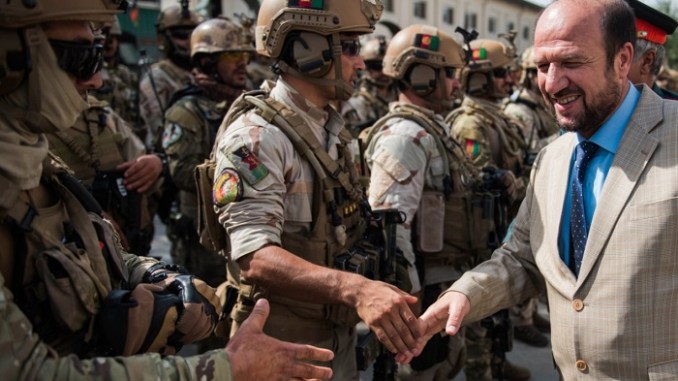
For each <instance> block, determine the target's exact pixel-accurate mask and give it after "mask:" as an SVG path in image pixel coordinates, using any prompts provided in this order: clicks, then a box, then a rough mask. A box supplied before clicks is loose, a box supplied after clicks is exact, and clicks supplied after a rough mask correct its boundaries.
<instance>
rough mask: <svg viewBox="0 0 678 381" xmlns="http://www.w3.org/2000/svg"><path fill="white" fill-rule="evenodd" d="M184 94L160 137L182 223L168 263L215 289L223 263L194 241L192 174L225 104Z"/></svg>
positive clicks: (205, 152)
mask: <svg viewBox="0 0 678 381" xmlns="http://www.w3.org/2000/svg"><path fill="white" fill-rule="evenodd" d="M187 94H188V95H186V96H184V97H181V98H180V99H179V100H178V101H177V102H176V103H174V104H173V105H172V106H171V107H170V108H169V109H168V110H167V112H166V113H165V131H164V134H163V149H164V151H165V153H166V154H167V157H168V159H169V165H170V174H171V176H172V181H174V183H175V184H176V186H177V187H178V188H179V199H180V203H179V205H180V212H181V217H180V218H181V219H182V222H178V228H179V229H180V230H182V231H181V232H179V235H180V237H179V239H178V240H177V241H176V245H177V247H175V248H173V250H172V254H173V256H172V259H173V262H174V263H175V264H182V265H185V266H186V267H187V268H188V269H189V271H190V272H191V273H195V274H197V275H199V276H200V277H201V278H202V279H205V281H207V283H208V284H210V285H212V286H214V287H216V286H218V285H219V284H220V283H222V282H223V281H224V280H225V279H226V260H225V258H224V257H222V256H219V255H217V253H214V252H211V251H209V250H207V249H206V248H205V247H203V246H202V245H201V244H200V242H199V241H198V236H197V234H196V230H197V229H196V221H197V204H198V201H197V198H196V184H195V177H194V171H195V167H196V166H197V165H198V164H202V162H203V161H205V159H207V158H209V156H210V152H211V151H212V146H213V145H214V140H215V137H216V133H217V130H218V128H219V125H220V124H221V121H222V119H223V117H224V115H225V114H226V111H227V110H228V103H227V102H226V101H223V102H216V101H214V100H212V99H210V98H209V97H207V96H206V95H205V94H204V93H202V92H201V91H200V90H199V89H197V88H196V87H193V88H192V91H190V90H189V91H187ZM175 223H177V222H175Z"/></svg>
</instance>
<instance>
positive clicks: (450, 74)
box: [445, 67, 457, 79]
mask: <svg viewBox="0 0 678 381" xmlns="http://www.w3.org/2000/svg"><path fill="white" fill-rule="evenodd" d="M445 76H446V77H447V78H449V79H454V78H456V76H457V69H455V68H453V67H446V68H445Z"/></svg>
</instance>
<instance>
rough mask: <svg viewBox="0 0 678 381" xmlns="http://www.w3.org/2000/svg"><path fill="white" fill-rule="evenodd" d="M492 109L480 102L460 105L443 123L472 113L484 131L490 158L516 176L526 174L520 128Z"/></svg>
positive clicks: (523, 143)
mask: <svg viewBox="0 0 678 381" xmlns="http://www.w3.org/2000/svg"><path fill="white" fill-rule="evenodd" d="M496 112H499V109H497V111H494V110H488V109H487V107H483V106H481V105H480V104H476V103H474V104H472V105H471V106H470V107H460V108H458V109H456V110H454V111H452V112H451V113H450V114H449V115H448V116H447V118H445V123H447V125H449V126H453V125H454V124H455V121H456V120H457V119H458V118H460V117H462V116H470V115H473V116H475V117H478V118H479V119H480V126H479V127H480V128H482V129H483V130H484V132H485V136H487V137H488V139H489V143H490V149H491V151H492V152H491V154H492V159H493V161H494V163H496V165H497V166H498V167H499V168H502V169H508V170H510V171H511V172H513V173H514V174H515V175H516V176H526V175H527V174H529V170H528V169H526V168H524V167H523V163H524V162H525V156H526V154H527V147H526V144H525V138H524V137H523V134H522V129H521V127H520V126H519V125H517V124H516V123H515V122H514V121H513V120H511V119H510V118H500V117H498V116H497V115H496Z"/></svg>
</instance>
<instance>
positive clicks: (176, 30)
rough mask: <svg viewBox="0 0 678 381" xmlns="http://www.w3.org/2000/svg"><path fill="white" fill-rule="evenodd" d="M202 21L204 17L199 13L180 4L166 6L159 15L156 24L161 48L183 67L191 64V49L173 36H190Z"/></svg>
mask: <svg viewBox="0 0 678 381" xmlns="http://www.w3.org/2000/svg"><path fill="white" fill-rule="evenodd" d="M201 21H202V19H201V17H200V16H199V15H198V14H197V13H195V12H193V11H191V10H189V9H183V8H182V7H180V6H178V5H173V6H171V7H168V8H165V9H164V10H163V11H162V12H160V15H158V20H157V22H156V24H155V28H156V30H157V35H158V43H159V44H160V50H161V51H163V52H165V54H167V56H168V57H169V58H170V59H171V60H172V61H173V62H174V63H176V64H178V65H180V66H182V67H184V66H190V65H189V62H190V57H189V56H190V52H189V50H188V49H187V48H184V47H182V46H180V45H178V44H176V43H175V42H174V41H173V40H172V38H173V37H175V38H182V39H184V38H188V37H189V36H190V34H191V31H192V30H193V29H194V28H195V27H196V26H198V24H200V22H201ZM186 68H187V67H186Z"/></svg>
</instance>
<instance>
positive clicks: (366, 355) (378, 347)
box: [356, 201, 405, 381]
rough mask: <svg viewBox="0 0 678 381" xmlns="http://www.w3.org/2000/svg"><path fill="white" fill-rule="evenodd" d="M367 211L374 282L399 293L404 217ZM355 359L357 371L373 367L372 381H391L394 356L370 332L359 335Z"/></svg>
mask: <svg viewBox="0 0 678 381" xmlns="http://www.w3.org/2000/svg"><path fill="white" fill-rule="evenodd" d="M365 202H366V201H365ZM367 207H368V208H369V206H367ZM367 210H369V212H368V215H369V218H368V220H369V222H370V226H369V228H368V231H367V240H368V241H369V242H370V243H371V244H372V245H374V247H376V248H377V250H378V251H379V259H378V270H379V271H378V272H377V274H378V280H381V281H383V282H386V283H388V284H392V285H394V286H396V287H398V288H400V289H403V287H405V284H404V280H403V279H399V278H398V272H397V267H398V262H401V263H402V261H405V258H404V257H403V255H402V252H401V251H400V250H399V249H398V248H397V246H396V225H397V224H401V223H403V222H405V217H404V215H403V213H401V212H400V211H399V210H396V209H383V210H376V211H372V210H370V209H367ZM356 358H357V363H358V369H359V370H367V369H368V368H369V366H370V364H374V366H373V378H372V379H373V380H374V381H390V380H395V377H396V371H397V365H396V362H395V356H394V355H393V353H391V352H389V351H388V350H386V348H385V347H384V346H383V345H382V344H381V343H380V342H379V340H378V339H377V337H376V335H375V334H374V332H372V331H367V332H366V333H364V334H361V333H359V335H358V344H357V347H356Z"/></svg>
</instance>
